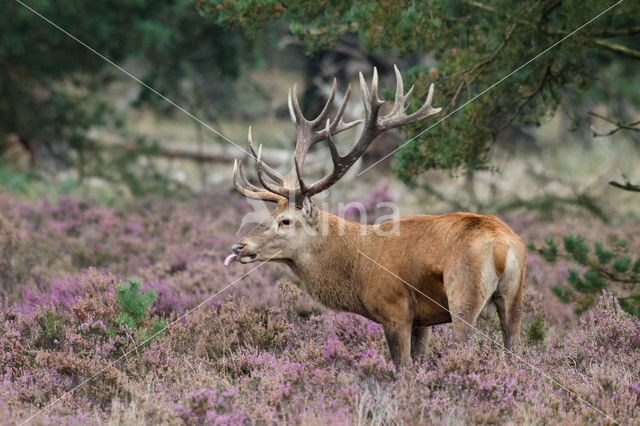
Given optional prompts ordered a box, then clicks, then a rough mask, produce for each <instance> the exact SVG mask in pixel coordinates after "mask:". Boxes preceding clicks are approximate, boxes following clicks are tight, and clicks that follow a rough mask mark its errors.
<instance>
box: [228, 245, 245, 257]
mask: <svg viewBox="0 0 640 426" xmlns="http://www.w3.org/2000/svg"><path fill="white" fill-rule="evenodd" d="M244 247H245V246H244V244H242V243H235V244H234V245H232V246H231V251H232V252H233V253H234V254H237V255H238V256H239V255H240V252H241V251H242V249H243V248H244Z"/></svg>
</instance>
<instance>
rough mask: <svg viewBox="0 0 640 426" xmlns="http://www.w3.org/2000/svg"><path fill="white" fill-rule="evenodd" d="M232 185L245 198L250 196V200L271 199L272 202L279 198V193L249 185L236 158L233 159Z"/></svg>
mask: <svg viewBox="0 0 640 426" xmlns="http://www.w3.org/2000/svg"><path fill="white" fill-rule="evenodd" d="M240 180H242V181H243V182H241V181H240ZM233 185H234V186H235V187H236V189H237V190H238V192H240V193H241V194H242V195H244V196H245V197H247V198H251V199H252V200H263V201H271V202H274V203H276V202H278V201H279V200H280V196H279V195H276V194H273V193H271V192H267V191H262V190H260V189H259V188H258V187H256V186H253V185H251V184H250V183H249V182H248V181H247V180H246V178H245V177H244V173H243V172H242V163H240V162H239V161H238V160H237V159H236V160H234V163H233Z"/></svg>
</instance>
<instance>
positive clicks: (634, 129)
mask: <svg viewBox="0 0 640 426" xmlns="http://www.w3.org/2000/svg"><path fill="white" fill-rule="evenodd" d="M589 115H590V116H592V117H597V118H600V119H602V120H604V121H606V122H607V123H611V124H613V125H615V126H616V127H615V128H613V129H612V130H610V131H608V132H607V133H598V132H596V131H595V129H594V128H593V127H591V133H593V137H594V138H596V137H600V136H610V135H612V134H614V133H616V132H618V131H619V130H630V131H632V132H640V127H634V126H637V125H639V124H640V120H638V121H634V122H633V123H622V122H621V121H617V120H614V119H612V118H609V117H606V116H604V115H600V114H598V113H597V112H593V111H589Z"/></svg>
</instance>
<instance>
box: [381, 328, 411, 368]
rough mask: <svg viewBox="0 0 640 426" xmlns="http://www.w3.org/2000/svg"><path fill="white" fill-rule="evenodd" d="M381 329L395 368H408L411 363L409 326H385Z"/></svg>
mask: <svg viewBox="0 0 640 426" xmlns="http://www.w3.org/2000/svg"><path fill="white" fill-rule="evenodd" d="M383 329H384V337H385V338H386V339H387V344H388V345H389V351H390V352H391V360H392V361H393V364H394V365H395V367H396V368H399V367H405V366H408V365H409V364H410V362H411V361H410V360H411V358H410V357H409V353H410V350H411V324H410V323H409V324H403V323H402V324H387V325H384V326H383Z"/></svg>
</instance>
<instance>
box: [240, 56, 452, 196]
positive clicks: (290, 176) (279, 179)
mask: <svg viewBox="0 0 640 426" xmlns="http://www.w3.org/2000/svg"><path fill="white" fill-rule="evenodd" d="M394 70H395V74H396V95H395V100H394V102H393V107H392V108H391V110H390V111H389V113H388V114H385V115H381V114H380V112H381V107H382V105H384V103H385V102H384V101H382V100H380V98H379V96H378V71H377V70H376V69H375V68H374V69H373V79H372V82H371V90H369V87H368V86H367V84H366V82H365V79H364V77H363V75H362V73H360V86H361V89H362V102H363V103H364V109H365V118H364V119H360V120H355V121H351V122H348V123H345V122H344V121H343V116H344V112H345V109H346V107H347V103H348V101H349V96H350V95H351V85H349V86H348V87H347V91H346V93H345V96H344V99H343V101H342V104H341V105H340V108H339V109H338V112H337V113H336V115H335V117H334V118H333V120H331V119H328V118H327V116H328V115H329V112H330V110H331V105H332V103H333V100H334V99H335V95H336V80H335V79H334V80H333V85H332V87H331V94H330V95H329V99H328V100H327V103H326V105H325V106H324V108H323V109H322V111H321V112H320V114H319V115H318V116H317V117H316V118H314V119H313V120H307V119H306V118H305V117H304V115H303V114H302V111H301V110H300V105H299V104H298V98H297V95H296V86H295V85H294V86H293V89H292V90H289V97H288V104H289V113H290V114H291V120H292V121H293V122H294V123H295V125H296V148H295V153H294V156H293V167H292V168H291V170H290V171H289V173H287V174H286V175H284V176H283V175H281V174H280V173H278V172H277V171H275V170H274V169H272V168H271V167H269V166H267V165H266V164H264V162H263V161H262V147H261V146H260V147H259V148H258V153H257V154H256V152H255V149H254V147H253V141H252V139H251V128H249V147H250V148H251V152H252V153H253V155H254V156H255V157H256V169H257V172H258V179H259V180H260V183H261V184H262V186H263V187H264V188H266V191H264V190H262V189H260V188H258V187H256V186H254V185H251V184H250V183H249V182H248V181H247V180H246V178H244V175H243V174H242V169H241V168H240V167H234V184H235V185H236V188H238V190H239V191H240V192H241V193H242V194H243V195H245V196H246V197H249V198H260V199H263V200H265V201H278V200H280V199H282V197H289V198H292V197H293V199H295V202H296V204H297V205H300V203H301V202H302V199H303V198H304V197H305V196H306V197H311V196H313V195H315V194H317V193H319V192H322V191H324V190H326V189H327V188H329V187H330V186H331V185H333V184H335V183H336V182H337V181H338V180H340V178H342V176H344V174H345V173H346V172H347V170H349V168H350V167H351V166H353V164H354V163H355V162H356V161H357V160H358V158H360V157H361V156H362V154H364V152H365V151H366V150H367V148H368V147H369V145H370V144H371V142H373V140H374V139H375V138H376V137H378V136H379V135H380V134H382V133H384V132H386V131H387V130H391V129H394V128H396V127H401V126H406V125H409V124H412V123H415V122H416V121H419V120H423V119H425V118H427V117H429V116H430V115H433V114H436V113H438V112H440V110H441V109H442V108H433V107H432V106H431V101H432V99H433V90H434V87H433V84H431V86H430V87H429V93H428V95H427V100H426V101H425V103H424V104H423V105H422V107H420V108H419V109H418V110H417V111H415V112H414V113H412V114H409V115H407V113H406V105H405V104H406V101H407V99H409V96H410V95H411V92H412V91H413V86H411V88H410V89H409V91H408V92H407V93H406V94H405V93H404V87H403V82H402V75H401V74H400V71H399V70H398V67H396V66H395V65H394ZM325 119H326V122H325ZM323 122H324V123H325V126H324V128H323V129H322V130H318V129H319V127H320V126H321V125H322V123H323ZM363 122H364V129H363V131H362V134H361V135H360V138H359V139H358V142H357V143H356V144H355V145H354V147H353V148H352V149H351V151H349V153H348V154H346V155H344V156H341V155H340V154H339V152H338V149H337V148H336V145H335V141H334V139H333V137H334V136H335V135H337V134H338V133H341V132H344V131H345V130H348V129H351V128H353V127H355V126H357V125H358V124H361V123H363ZM324 140H326V141H327V143H328V144H329V150H330V151H331V159H332V161H333V170H332V172H331V173H329V174H328V175H326V176H324V177H323V178H322V179H320V180H319V181H317V182H315V183H314V184H312V185H310V186H307V185H305V184H304V181H303V179H302V167H303V166H304V160H305V158H306V156H307V153H308V152H309V148H311V146H312V145H314V144H316V143H318V142H321V141H324ZM238 171H239V173H240V175H241V178H242V180H243V181H244V183H245V184H246V185H245V186H244V187H242V189H240V186H239V184H238V182H237V174H238V173H237V172H238ZM267 178H270V179H272V180H273V181H274V182H275V183H272V182H269V180H268V179H267ZM248 194H250V195H248Z"/></svg>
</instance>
